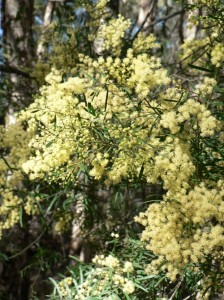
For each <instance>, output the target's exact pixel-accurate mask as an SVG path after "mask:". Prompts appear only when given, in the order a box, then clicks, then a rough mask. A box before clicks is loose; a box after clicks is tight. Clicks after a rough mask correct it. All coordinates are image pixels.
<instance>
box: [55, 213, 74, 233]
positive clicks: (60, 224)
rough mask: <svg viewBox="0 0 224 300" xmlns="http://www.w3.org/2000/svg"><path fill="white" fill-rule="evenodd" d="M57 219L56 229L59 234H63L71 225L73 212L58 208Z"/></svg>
mask: <svg viewBox="0 0 224 300" xmlns="http://www.w3.org/2000/svg"><path fill="white" fill-rule="evenodd" d="M56 219H57V221H56V222H55V224H54V231H55V232H56V233H57V234H61V233H63V232H65V231H67V230H68V229H69V228H70V227H71V223H72V220H73V215H72V213H71V212H63V211H61V210H60V209H58V210H57V217H56Z"/></svg>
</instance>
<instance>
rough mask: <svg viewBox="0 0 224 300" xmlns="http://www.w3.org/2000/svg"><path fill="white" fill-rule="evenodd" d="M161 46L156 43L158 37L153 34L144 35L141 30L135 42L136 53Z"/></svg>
mask: <svg viewBox="0 0 224 300" xmlns="http://www.w3.org/2000/svg"><path fill="white" fill-rule="evenodd" d="M159 47H160V46H159V44H156V38H155V36H154V35H153V34H150V35H148V36H146V37H144V36H143V34H142V33H141V32H140V33H139V34H138V36H137V38H136V39H135V40H134V42H133V50H134V53H141V52H143V53H145V52H148V51H149V50H151V49H155V48H159Z"/></svg>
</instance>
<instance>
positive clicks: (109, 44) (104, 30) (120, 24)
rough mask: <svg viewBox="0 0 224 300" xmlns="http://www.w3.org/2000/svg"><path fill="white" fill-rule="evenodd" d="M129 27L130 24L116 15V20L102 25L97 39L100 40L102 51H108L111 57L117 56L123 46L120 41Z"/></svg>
mask: <svg viewBox="0 0 224 300" xmlns="http://www.w3.org/2000/svg"><path fill="white" fill-rule="evenodd" d="M130 26H131V22H130V21H129V20H125V19H124V17H123V16H121V15H118V18H116V19H111V20H110V21H109V23H108V24H103V25H102V26H101V28H100V29H99V32H98V37H97V38H98V39H100V40H102V43H103V45H102V47H103V50H105V51H109V52H110V53H111V54H112V55H113V56H119V55H120V53H121V49H122V44H123V43H122V40H123V39H124V37H125V33H126V31H127V29H128V28H129V27H130ZM118 28H119V30H118Z"/></svg>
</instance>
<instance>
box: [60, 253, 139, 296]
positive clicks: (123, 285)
mask: <svg viewBox="0 0 224 300" xmlns="http://www.w3.org/2000/svg"><path fill="white" fill-rule="evenodd" d="M93 263H94V264H96V267H95V268H94V269H92V270H91V272H89V274H88V276H87V278H86V280H84V282H83V283H82V284H81V285H79V286H76V291H75V290H71V288H72V285H74V284H73V280H72V278H71V277H67V278H65V279H63V280H62V281H61V282H59V284H58V286H59V288H60V293H61V294H62V296H67V295H69V294H72V295H73V297H74V299H78V300H85V299H88V297H90V296H92V297H94V296H100V295H101V294H103V295H104V297H105V294H106V295H109V296H111V295H112V294H113V293H115V291H116V290H119V291H120V292H122V293H124V294H133V293H134V291H135V285H134V283H133V281H132V280H130V279H129V275H130V274H131V273H133V272H134V267H133V265H132V263H131V262H129V261H126V262H124V264H122V263H121V262H120V261H119V260H118V259H117V258H116V257H114V256H112V255H109V256H106V257H105V256H104V255H97V256H95V257H94V258H93ZM105 291H107V292H105ZM105 299H106V298H105Z"/></svg>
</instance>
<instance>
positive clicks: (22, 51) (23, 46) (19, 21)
mask: <svg viewBox="0 0 224 300" xmlns="http://www.w3.org/2000/svg"><path fill="white" fill-rule="evenodd" d="M33 5H34V0H3V1H2V16H3V17H2V29H3V52H4V53H3V56H4V58H3V60H4V63H5V65H6V66H8V68H7V70H8V71H9V72H8V73H10V75H9V76H8V77H6V75H4V76H5V78H6V79H7V80H8V82H9V84H8V95H7V101H6V103H5V106H6V124H13V123H15V122H16V118H15V112H16V111H17V110H18V109H19V108H20V107H21V106H23V104H22V103H24V102H25V103H27V104H28V103H29V102H30V101H31V93H30V89H27V86H30V85H31V83H30V80H28V79H25V77H24V76H23V75H24V74H25V73H26V72H25V70H27V69H29V68H30V67H31V65H32V62H33V58H34V43H33V32H32V28H33V27H32V25H33V7H34V6H33ZM10 70H20V74H19V72H10ZM3 71H4V70H3ZM23 72H24V74H22V73H23Z"/></svg>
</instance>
